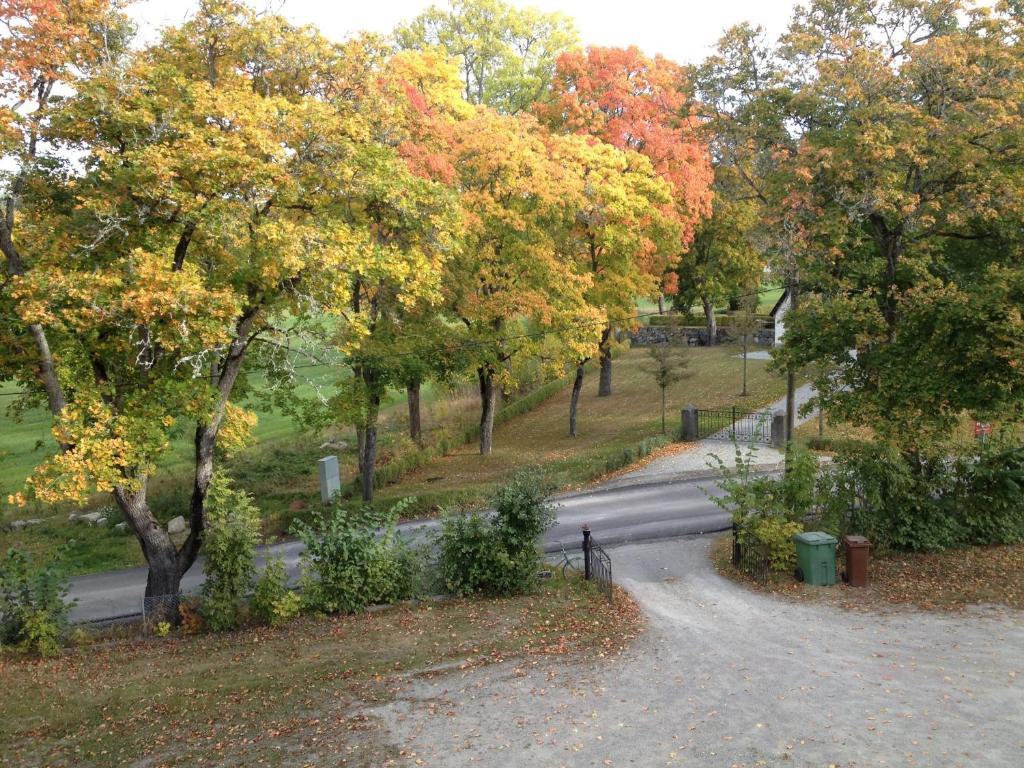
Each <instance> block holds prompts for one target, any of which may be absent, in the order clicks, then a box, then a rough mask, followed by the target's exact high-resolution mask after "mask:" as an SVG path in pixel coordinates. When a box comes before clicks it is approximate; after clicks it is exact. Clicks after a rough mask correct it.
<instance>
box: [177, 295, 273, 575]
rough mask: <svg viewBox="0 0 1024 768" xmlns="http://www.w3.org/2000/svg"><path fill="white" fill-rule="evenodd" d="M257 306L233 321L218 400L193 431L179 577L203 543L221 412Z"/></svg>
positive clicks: (218, 378) (217, 374) (217, 371)
mask: <svg viewBox="0 0 1024 768" xmlns="http://www.w3.org/2000/svg"><path fill="white" fill-rule="evenodd" d="M259 311H260V307H259V305H256V306H249V307H247V308H246V309H245V310H244V311H243V312H242V314H241V315H240V316H239V318H238V321H237V323H236V325H235V339H234V341H232V342H231V346H230V348H229V349H228V353H227V355H226V356H225V358H224V360H223V364H222V365H219V366H214V370H213V371H212V373H213V375H214V379H215V382H216V386H217V391H218V392H219V393H220V400H219V402H218V403H217V406H216V407H215V408H214V410H213V413H212V414H211V415H210V419H209V421H208V422H206V423H205V424H198V425H197V426H196V433H195V438H194V442H195V464H196V467H195V475H194V477H193V481H192V499H191V501H190V503H189V534H188V538H187V539H186V540H185V543H184V544H183V545H182V546H181V549H180V550H178V554H177V558H178V577H179V579H180V577H181V576H183V575H184V574H185V573H186V572H187V571H188V569H189V568H191V567H192V565H193V564H194V563H195V561H196V558H197V557H198V556H199V550H200V548H201V547H202V545H203V530H204V529H205V527H206V496H207V494H208V493H209V490H210V481H211V480H212V479H213V471H214V459H215V455H214V452H215V449H216V447H217V436H218V434H219V433H220V425H221V422H222V421H223V420H224V412H225V410H226V409H227V404H228V402H229V401H230V399H231V393H232V391H233V390H234V388H235V382H236V381H237V380H238V375H239V374H240V373H241V371H242V363H243V362H244V361H245V355H246V353H247V352H248V350H249V343H250V341H251V339H250V338H249V334H250V333H251V332H252V327H253V324H254V323H255V322H256V317H257V315H258V314H259Z"/></svg>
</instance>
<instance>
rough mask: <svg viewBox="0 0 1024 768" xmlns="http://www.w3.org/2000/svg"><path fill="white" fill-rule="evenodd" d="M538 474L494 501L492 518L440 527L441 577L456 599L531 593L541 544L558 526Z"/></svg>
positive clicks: (518, 480)
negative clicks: (553, 524) (548, 533)
mask: <svg viewBox="0 0 1024 768" xmlns="http://www.w3.org/2000/svg"><path fill="white" fill-rule="evenodd" d="M538 477H539V472H538V471H537V470H522V471H520V472H518V473H517V474H516V475H514V476H513V478H512V479H511V480H510V481H509V482H508V483H507V484H506V485H504V486H502V488H500V489H499V490H498V492H497V493H496V494H495V496H494V498H493V499H492V504H493V506H494V511H493V512H488V513H481V512H476V511H474V512H472V513H470V514H468V515H449V516H447V517H445V519H444V520H443V521H442V523H441V533H440V537H439V550H440V555H439V558H440V572H441V579H442V581H443V584H444V587H445V588H446V589H447V590H448V591H450V592H452V593H453V594H456V595H463V596H465V595H471V594H475V593H480V594H486V595H494V596H510V595H517V594H523V593H525V592H528V591H530V590H531V589H532V588H533V586H534V584H535V581H536V574H537V571H538V570H539V568H540V560H541V558H540V550H539V549H538V543H539V540H540V537H541V535H542V534H543V533H544V531H545V530H547V529H548V528H549V527H550V526H551V525H552V523H553V522H554V519H555V515H554V508H553V507H552V506H551V505H550V504H548V502H547V501H546V499H545V497H546V495H547V491H548V489H547V487H546V486H545V485H544V484H543V483H539V482H538V481H537V478H538Z"/></svg>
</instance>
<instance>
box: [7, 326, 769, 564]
mask: <svg viewBox="0 0 1024 768" xmlns="http://www.w3.org/2000/svg"><path fill="white" fill-rule="evenodd" d="M738 353H739V351H738V349H737V348H736V347H732V346H722V347H717V348H693V349H689V350H687V351H686V354H687V355H688V356H689V359H690V371H691V372H692V374H693V375H692V376H691V377H690V378H688V379H685V380H684V381H682V382H680V383H678V384H676V385H675V386H673V387H672V388H671V389H670V390H669V393H668V416H669V431H670V432H674V431H675V430H676V429H678V425H679V410H680V408H681V407H682V406H683V405H685V404H687V403H693V404H695V405H697V406H698V407H717V406H724V405H730V404H737V405H743V406H749V407H756V406H761V405H764V404H767V403H769V402H771V401H772V400H774V399H776V398H778V397H781V396H782V395H783V394H784V391H785V382H784V380H783V379H782V378H780V377H779V376H777V375H775V374H772V373H769V372H768V370H767V365H768V364H767V362H765V361H759V360H751V361H750V362H749V389H750V393H751V394H750V395H749V396H748V397H746V398H741V397H740V396H739V392H740V386H741V371H742V360H740V359H739V358H738V357H737V355H738ZM647 358H648V355H647V352H646V351H645V350H642V349H634V350H626V351H623V352H619V353H617V355H616V358H615V363H614V375H613V394H612V396H611V397H607V398H599V397H597V375H596V371H590V372H588V375H587V379H586V383H585V386H584V391H583V397H582V400H581V403H580V411H579V436H578V437H576V438H574V439H573V438H569V437H568V407H569V405H568V403H569V387H568V386H565V387H564V388H563V389H562V390H561V391H558V392H557V393H556V394H555V395H554V396H553V397H551V398H550V399H548V400H547V401H545V402H543V403H542V404H541V405H540V406H538V407H537V408H535V409H534V410H532V411H530V412H528V413H525V414H522V415H520V416H516V417H514V418H512V419H511V420H510V421H508V422H506V423H504V424H500V425H498V426H497V428H496V430H495V437H494V452H493V454H492V455H490V456H487V457H481V456H480V455H479V454H478V452H477V447H476V444H475V443H467V444H462V442H461V440H462V438H461V436H462V434H463V433H464V432H465V430H466V429H467V428H469V427H471V426H472V425H473V424H474V423H475V422H476V421H477V420H478V418H479V415H478V414H479V410H478V409H479V404H478V396H477V395H476V393H475V392H474V391H473V388H472V387H471V386H469V385H466V386H464V387H462V388H457V389H455V390H440V389H434V388H429V387H428V388H425V390H424V392H423V402H424V408H423V421H424V429H425V433H426V436H427V440H428V441H433V440H436V439H438V438H439V436H441V435H445V436H447V437H448V439H450V440H451V442H452V444H453V445H454V446H456V447H455V448H454V450H453V452H451V453H450V454H449V455H447V456H444V457H439V458H435V459H433V460H431V461H429V462H427V463H426V464H425V465H423V466H420V467H419V468H417V469H414V470H412V471H410V472H408V473H406V474H405V475H404V476H403V477H402V478H401V480H400V481H399V482H397V483H395V484H392V485H388V486H385V487H384V488H382V489H381V490H380V491H379V495H378V502H377V503H378V504H380V505H389V504H392V503H394V502H395V501H396V500H397V499H399V498H403V497H408V496H415V497H416V499H417V501H416V504H415V505H414V506H412V507H411V508H410V514H411V515H413V516H428V515H432V514H435V513H436V512H437V511H438V510H439V509H440V508H442V507H451V506H459V505H464V504H473V503H478V502H481V501H483V500H485V499H486V497H487V496H488V495H489V494H490V493H491V492H492V491H493V490H494V488H495V487H497V486H498V485H500V484H501V483H502V482H504V481H505V480H506V479H507V478H508V477H509V476H510V475H511V474H512V473H513V472H514V471H515V470H516V469H518V468H520V467H523V466H529V465H538V466H543V467H544V469H545V471H546V472H547V473H548V475H549V477H550V479H551V481H552V482H554V483H555V484H556V485H557V486H560V487H568V486H576V485H580V484H582V483H585V482H587V481H590V480H592V479H594V478H596V477H598V476H600V475H602V474H604V473H605V472H606V471H607V470H608V468H609V466H612V465H613V466H616V467H617V466H620V465H621V464H622V462H623V455H624V452H625V451H627V450H631V449H633V448H634V447H635V446H636V445H637V444H638V443H639V442H640V441H643V440H645V439H647V438H650V437H652V436H655V435H657V434H659V433H660V431H661V424H660V394H659V391H658V389H657V387H656V386H655V384H654V382H653V379H652V377H651V375H650V374H649V373H647V372H645V371H644V370H643V368H644V367H646V366H647V365H648V363H647ZM314 373H315V372H314ZM321 374H322V375H323V376H324V377H326V376H327V375H328V372H327V371H323V372H321ZM309 386H312V385H309ZM404 400H405V398H404V393H394V394H393V396H392V398H391V399H390V401H389V402H388V403H387V404H386V405H387V407H386V408H385V409H384V411H383V413H382V418H381V431H382V435H383V437H382V440H381V443H382V445H381V455H380V462H381V464H382V465H385V466H386V465H387V464H388V463H389V462H391V461H396V460H398V459H400V457H401V456H402V455H403V451H408V450H409V449H410V447H411V443H410V441H408V440H407V439H406V438H405V437H404V430H405V428H406V415H405V402H404ZM9 426H13V427H15V430H14V432H13V434H16V435H17V436H18V437H17V439H16V440H14V439H5V440H4V441H3V444H4V445H6V446H8V447H7V448H6V450H8V451H9V452H10V453H11V456H10V457H5V458H4V467H3V476H4V477H5V478H6V479H7V480H6V481H7V483H8V485H7V489H8V490H11V489H12V488H13V487H15V484H16V483H20V482H21V481H22V480H23V479H24V476H25V475H26V474H27V473H28V472H29V471H31V468H32V467H33V466H34V463H35V462H36V461H37V460H39V459H41V458H42V456H43V450H45V448H44V449H39V450H33V447H34V445H35V441H36V440H38V439H41V438H40V435H45V430H46V426H47V419H45V418H44V416H43V415H42V414H39V413H35V414H27V415H26V417H25V419H24V420H23V421H22V422H20V423H19V422H10V421H5V422H4V423H3V427H4V428H5V431H4V434H5V436H6V434H7V430H6V428H7V427H9ZM327 439H331V440H334V441H338V440H341V441H344V442H345V443H346V446H345V447H344V448H338V447H337V446H334V447H331V448H326V449H322V448H321V447H320V446H321V443H323V442H324V441H325V440H327ZM254 444H255V445H254V447H253V448H251V449H248V450H246V451H243V452H241V453H240V454H239V455H237V456H235V457H233V458H232V459H231V460H229V461H228V462H226V466H227V468H228V471H229V472H231V474H232V475H233V476H234V477H235V478H236V480H237V483H238V485H239V486H240V487H242V488H245V489H246V490H248V491H250V492H251V493H252V494H253V495H254V496H255V498H256V501H257V503H258V505H259V506H260V508H261V510H262V512H263V516H264V532H265V534H266V535H267V537H268V539H271V540H273V539H275V538H277V537H279V536H281V535H283V534H285V533H286V532H287V531H288V529H289V527H290V525H291V523H292V521H293V520H294V519H295V518H296V517H298V516H302V515H305V514H308V512H309V510H312V509H316V508H317V507H319V505H320V502H319V486H318V478H317V467H316V461H317V459H318V458H320V456H322V455H324V454H325V453H328V452H330V453H337V454H338V455H339V458H340V461H341V468H342V478H343V481H348V482H349V487H351V481H352V479H353V478H354V476H355V463H356V458H355V440H354V439H353V436H352V434H351V430H350V429H343V430H337V431H334V430H329V431H328V432H326V433H320V432H319V431H311V430H305V429H302V428H301V427H300V426H298V425H296V424H295V423H294V422H293V421H292V420H291V419H290V418H288V417H286V416H284V415H282V414H279V413H274V412H270V413H261V414H260V422H259V425H258V427H257V429H256V433H255V439H254ZM51 445H52V444H51ZM190 452H191V447H190V445H189V444H188V441H187V440H185V438H184V437H182V438H181V439H179V440H178V441H176V442H175V444H174V446H173V447H172V450H171V451H170V452H169V454H168V456H167V457H166V459H165V461H164V462H163V463H162V464H161V467H160V471H159V472H158V473H157V475H156V476H155V477H154V478H153V481H152V483H151V493H150V496H151V502H152V505H153V509H154V511H155V512H156V514H157V516H158V517H159V518H160V519H161V520H163V521H166V520H168V519H170V518H171V517H174V516H175V515H179V514H183V513H184V511H185V510H186V509H187V504H188V494H189V492H190V474H189V473H190V469H191V462H190V458H191V457H190ZM100 503H103V502H102V500H98V501H97V504H100ZM351 503H356V502H355V501H353V502H351ZM68 512H69V509H68V508H57V509H55V508H48V507H43V506H38V505H36V506H32V505H30V506H29V507H28V508H26V509H13V508H10V507H7V508H5V509H3V510H2V515H0V525H2V521H4V520H12V519H16V518H28V517H38V518H41V519H43V521H44V522H43V524H42V525H38V526H34V527H31V528H25V529H23V530H21V531H9V530H4V529H0V548H6V547H9V546H17V547H21V548H23V549H26V550H28V551H30V552H34V553H39V554H43V555H49V554H52V553H53V552H54V551H55V549H56V548H57V547H58V546H60V545H63V544H65V543H66V542H68V541H69V540H70V541H71V542H72V543H71V544H70V549H69V553H68V562H69V565H70V567H71V569H72V570H73V571H74V572H76V573H84V572H91V571H99V570H108V569H112V568H120V567H128V566H132V565H138V564H141V562H142V557H141V553H140V551H139V548H138V544H137V543H136V541H135V539H134V537H133V536H131V535H129V534H125V533H121V532H118V531H115V530H113V528H112V527H110V526H107V527H99V528H94V527H90V526H86V525H82V524H80V523H71V522H69V521H68V519H67V516H68ZM117 520H119V516H118V514H117V512H116V511H115V512H113V513H112V514H111V515H110V521H111V522H116V521H117Z"/></svg>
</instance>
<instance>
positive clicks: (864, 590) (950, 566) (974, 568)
mask: <svg viewBox="0 0 1024 768" xmlns="http://www.w3.org/2000/svg"><path fill="white" fill-rule="evenodd" d="M731 545H732V542H731V537H730V535H724V536H720V537H719V538H717V539H716V540H715V542H714V543H713V544H712V547H711V559H712V561H713V562H714V565H715V569H716V570H717V571H718V573H719V574H720V575H722V576H724V577H725V578H727V579H730V580H731V581H735V582H737V583H739V584H742V585H744V586H745V587H748V588H751V589H754V590H757V591H759V592H764V593H766V594H772V595H776V596H780V597H785V598H788V599H792V600H800V601H807V602H815V603H822V604H828V605H834V606H836V607H839V608H843V609H846V610H864V611H868V610H870V611H891V610H894V609H898V608H907V607H914V608H919V609H921V610H927V611H961V610H964V609H966V608H969V607H972V606H974V607H978V606H982V607H996V608H1000V609H1005V608H1013V609H1017V610H1024V544H1015V545H1010V546H991V547H965V548H963V549H949V550H946V551H945V552H936V553H930V554H923V553H901V552H891V553H886V554H884V555H881V556H874V554H873V555H872V557H871V560H870V563H869V566H868V568H869V583H868V586H866V587H849V586H847V585H846V584H843V583H839V584H837V585H836V586H834V587H812V586H808V585H807V584H802V583H799V582H797V581H796V580H794V579H793V577H792V575H791V574H785V573H773V574H771V575H770V576H769V579H768V583H767V584H766V585H764V586H762V585H760V584H758V583H757V582H755V581H754V580H752V579H750V578H749V577H748V576H746V575H745V574H743V573H741V572H740V571H738V570H737V569H736V568H734V567H733V565H732V562H731V561H730V553H731ZM839 569H840V571H842V569H843V564H842V562H841V561H840V563H839Z"/></svg>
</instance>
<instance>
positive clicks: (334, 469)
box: [318, 456, 341, 504]
mask: <svg viewBox="0 0 1024 768" xmlns="http://www.w3.org/2000/svg"><path fill="white" fill-rule="evenodd" d="M318 464H319V465H320V500H321V501H322V502H323V503H324V504H330V503H331V501H333V500H334V497H335V495H337V494H338V493H340V492H341V473H340V472H339V471H338V457H337V456H324V457H323V458H322V459H320V461H319V462H318Z"/></svg>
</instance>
